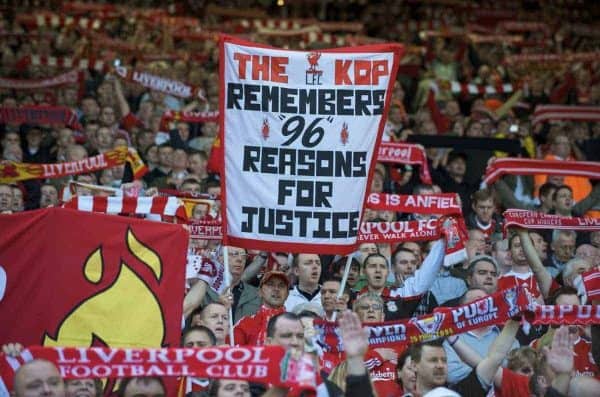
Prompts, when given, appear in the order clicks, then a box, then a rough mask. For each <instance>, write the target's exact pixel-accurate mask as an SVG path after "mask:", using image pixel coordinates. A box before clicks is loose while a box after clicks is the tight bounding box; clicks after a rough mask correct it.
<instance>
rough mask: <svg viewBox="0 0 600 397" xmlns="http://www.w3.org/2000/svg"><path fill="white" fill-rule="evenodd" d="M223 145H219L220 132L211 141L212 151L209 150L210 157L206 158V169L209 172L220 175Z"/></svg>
mask: <svg viewBox="0 0 600 397" xmlns="http://www.w3.org/2000/svg"><path fill="white" fill-rule="evenodd" d="M223 155H224V154H223V144H222V143H221V132H219V135H217V137H216V138H215V140H214V141H213V145H212V149H211V150H210V156H209V157H208V164H207V166H206V168H207V169H208V171H209V172H214V173H216V174H219V175H221V170H222V169H223Z"/></svg>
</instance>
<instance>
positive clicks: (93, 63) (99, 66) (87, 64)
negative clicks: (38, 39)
mask: <svg viewBox="0 0 600 397" xmlns="http://www.w3.org/2000/svg"><path fill="white" fill-rule="evenodd" d="M19 63H20V65H21V66H22V67H26V66H28V65H32V66H52V67H57V68H65V69H70V68H75V69H94V70H97V71H99V72H107V71H108V68H109V64H108V62H106V61H104V60H102V59H95V58H93V57H90V58H80V59H77V58H72V57H68V56H65V57H52V56H46V55H28V56H26V57H23V58H22V59H21V60H19Z"/></svg>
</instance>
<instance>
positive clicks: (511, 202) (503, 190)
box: [494, 179, 536, 211]
mask: <svg viewBox="0 0 600 397" xmlns="http://www.w3.org/2000/svg"><path fill="white" fill-rule="evenodd" d="M494 189H495V190H496V192H497V193H498V196H500V201H501V202H502V204H503V206H504V207H506V208H518V209H522V210H530V211H534V210H536V207H535V206H534V205H530V204H527V203H525V202H523V201H521V200H519V199H517V198H516V197H515V193H514V192H513V191H512V190H511V189H510V187H508V184H507V183H506V182H505V181H504V180H503V179H498V180H497V181H496V182H494Z"/></svg>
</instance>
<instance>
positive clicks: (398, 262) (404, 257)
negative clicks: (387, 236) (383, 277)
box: [394, 251, 419, 280]
mask: <svg viewBox="0 0 600 397" xmlns="http://www.w3.org/2000/svg"><path fill="white" fill-rule="evenodd" d="M417 267H419V260H418V259H417V257H416V256H415V254H413V253H411V252H405V251H400V252H398V253H397V254H396V256H395V258H394V272H395V273H396V275H399V276H401V277H402V279H403V280H406V279H407V278H409V277H412V276H414V274H415V272H416V271H417Z"/></svg>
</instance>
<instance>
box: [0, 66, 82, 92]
mask: <svg viewBox="0 0 600 397" xmlns="http://www.w3.org/2000/svg"><path fill="white" fill-rule="evenodd" d="M82 78H83V76H82V74H81V71H79V70H71V71H69V72H66V73H63V74H59V75H57V76H54V77H47V78H45V79H37V80H32V79H7V78H4V77H0V88H9V89H15V90H37V89H40V88H50V87H58V86H61V85H66V84H79V82H80V81H81V80H82Z"/></svg>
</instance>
